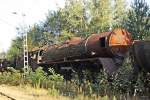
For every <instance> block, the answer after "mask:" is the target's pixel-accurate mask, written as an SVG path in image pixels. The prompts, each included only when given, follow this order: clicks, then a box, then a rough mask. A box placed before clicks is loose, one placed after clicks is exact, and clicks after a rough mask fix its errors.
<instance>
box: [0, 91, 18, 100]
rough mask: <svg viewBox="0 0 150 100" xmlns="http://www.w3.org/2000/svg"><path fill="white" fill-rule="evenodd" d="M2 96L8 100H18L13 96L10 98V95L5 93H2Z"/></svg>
mask: <svg viewBox="0 0 150 100" xmlns="http://www.w3.org/2000/svg"><path fill="white" fill-rule="evenodd" d="M0 95H1V96H2V97H5V98H6V99H8V100H17V99H16V98H14V97H11V96H9V95H7V94H5V93H3V92H0Z"/></svg>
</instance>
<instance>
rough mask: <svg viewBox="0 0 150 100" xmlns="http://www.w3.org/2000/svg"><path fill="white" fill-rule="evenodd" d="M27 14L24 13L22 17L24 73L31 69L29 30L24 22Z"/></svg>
mask: <svg viewBox="0 0 150 100" xmlns="http://www.w3.org/2000/svg"><path fill="white" fill-rule="evenodd" d="M25 16H26V15H25V14H22V17H23V24H24V25H23V31H24V33H23V34H24V37H23V49H24V50H23V52H24V73H28V71H29V62H28V60H29V59H28V39H27V38H28V35H27V32H26V27H25V22H24V17H25Z"/></svg>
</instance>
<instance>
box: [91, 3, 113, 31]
mask: <svg viewBox="0 0 150 100" xmlns="http://www.w3.org/2000/svg"><path fill="white" fill-rule="evenodd" d="M90 14H91V21H90V28H91V32H98V33H99V32H102V31H108V30H109V28H110V25H111V23H112V5H111V0H93V1H91V2H90Z"/></svg>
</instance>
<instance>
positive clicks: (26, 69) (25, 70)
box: [13, 12, 29, 74]
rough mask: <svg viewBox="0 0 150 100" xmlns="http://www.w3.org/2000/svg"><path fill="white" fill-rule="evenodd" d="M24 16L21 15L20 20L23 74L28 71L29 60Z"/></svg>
mask: <svg viewBox="0 0 150 100" xmlns="http://www.w3.org/2000/svg"><path fill="white" fill-rule="evenodd" d="M13 14H15V15H17V14H18V13H17V12H13ZM25 16H26V15H25V14H24V13H22V18H23V56H24V74H26V73H28V71H29V61H28V60H29V59H28V41H27V40H28V39H27V37H28V36H27V32H26V27H25V22H24V17H25Z"/></svg>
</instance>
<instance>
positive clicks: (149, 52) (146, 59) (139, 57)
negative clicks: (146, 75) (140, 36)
mask: <svg viewBox="0 0 150 100" xmlns="http://www.w3.org/2000/svg"><path fill="white" fill-rule="evenodd" d="M132 50H133V51H132V53H133V55H134V60H135V62H136V65H137V66H139V67H141V68H142V69H144V70H145V71H146V72H150V41H134V43H133V46H132Z"/></svg>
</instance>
